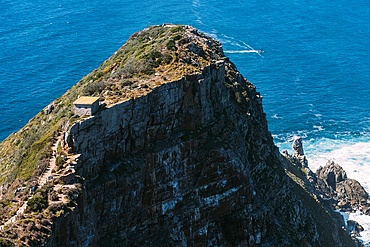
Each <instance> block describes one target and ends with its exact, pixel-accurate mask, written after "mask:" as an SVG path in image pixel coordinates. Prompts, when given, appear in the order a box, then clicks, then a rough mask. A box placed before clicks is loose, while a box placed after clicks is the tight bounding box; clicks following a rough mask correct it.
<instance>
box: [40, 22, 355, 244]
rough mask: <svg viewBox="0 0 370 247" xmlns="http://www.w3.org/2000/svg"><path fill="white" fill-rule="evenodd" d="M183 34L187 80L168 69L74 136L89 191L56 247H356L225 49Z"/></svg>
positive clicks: (191, 32)
mask: <svg viewBox="0 0 370 247" xmlns="http://www.w3.org/2000/svg"><path fill="white" fill-rule="evenodd" d="M169 28H174V26H166V25H165V26H162V27H153V28H149V29H147V30H144V31H143V32H142V33H141V35H142V34H143V33H144V34H145V32H150V31H152V30H153V29H159V30H161V29H169ZM175 28H176V30H177V31H179V30H181V35H182V36H181V37H178V36H172V37H173V39H172V40H173V43H172V42H171V43H168V44H170V45H167V48H168V49H170V50H173V51H176V53H177V58H175V59H174V61H173V62H175V61H179V63H178V64H177V66H178V67H177V69H179V70H181V68H186V69H184V70H182V72H181V73H183V74H178V72H176V73H175V72H173V71H172V72H171V73H170V72H168V71H169V70H167V73H166V72H165V71H166V70H165V68H167V69H169V65H168V63H165V65H163V63H162V62H161V65H159V67H158V68H162V73H161V72H160V71H158V68H157V67H154V71H152V72H153V75H154V77H151V78H149V79H147V80H146V81H145V85H146V86H145V87H144V86H143V81H141V80H137V81H136V84H134V85H138V86H135V87H133V88H132V89H131V91H130V92H129V93H128V92H126V94H124V96H122V98H124V97H129V98H128V99H126V100H124V101H121V102H118V103H114V102H116V101H114V102H113V101H112V103H111V104H108V105H107V106H106V107H105V108H104V109H101V110H100V111H99V113H98V114H96V115H94V116H92V117H89V118H85V119H80V120H78V121H77V122H75V123H74V124H70V125H69V127H68V129H67V132H66V133H65V141H66V143H67V144H68V146H69V149H70V150H71V151H73V152H74V153H75V154H77V155H79V156H78V157H79V158H78V160H77V163H76V165H75V166H74V169H75V174H76V175H77V176H78V177H80V178H81V180H79V181H78V183H79V184H80V185H81V188H82V189H81V191H80V192H79V195H78V197H77V198H74V199H73V200H74V203H75V204H74V206H73V208H72V209H71V210H69V212H68V213H65V214H62V215H60V217H56V218H53V222H52V228H51V232H50V237H48V238H46V239H45V242H46V246H354V242H352V241H351V239H350V238H349V237H348V236H347V235H346V234H345V231H343V230H342V229H341V226H340V225H338V224H337V223H335V221H334V220H333V219H332V218H331V216H330V215H329V214H328V213H327V211H325V210H324V209H323V208H322V207H321V205H320V203H319V201H317V200H316V199H314V197H313V196H311V194H310V193H309V192H307V191H305V190H304V183H305V178H299V176H298V175H297V174H300V173H296V174H295V172H294V169H293V168H292V167H291V164H290V163H289V161H288V160H286V159H285V158H284V157H282V156H281V155H280V153H279V152H278V150H277V148H276V147H275V146H274V143H273V140H272V137H271V135H270V133H269V132H268V128H267V122H266V118H265V114H264V113H263V109H262V97H261V96H260V94H259V93H258V92H257V91H256V88H255V87H254V86H253V85H252V84H251V83H250V82H248V81H247V80H246V79H245V78H244V77H243V76H242V75H241V74H240V73H239V72H238V71H237V70H236V68H235V66H234V65H233V64H232V62H230V61H229V59H228V58H226V57H225V56H224V54H223V52H222V47H221V45H220V44H219V43H218V42H217V41H214V40H212V39H211V38H209V37H206V36H204V35H203V34H201V33H199V32H198V31H196V30H195V29H193V28H191V27H183V26H175ZM162 33H163V32H162ZM172 33H173V32H172ZM172 35H173V34H172ZM140 37H141V36H140V35H138V36H135V35H134V36H133V37H132V39H135V38H140ZM153 40H154V41H155V39H154V38H153ZM180 47H183V48H184V47H185V48H186V49H183V48H180ZM161 51H162V53H163V50H161ZM119 53H120V52H118V53H117V54H119ZM117 54H116V55H117ZM189 54H190V55H189ZM117 56H118V55H117ZM158 57H161V56H159V55H158V56H157V55H156V57H155V59H154V61H157V60H158ZM113 58H115V59H117V57H113ZM161 59H163V57H161ZM176 59H177V60H176ZM106 63H107V64H109V62H106ZM113 64H114V63H113ZM171 64H172V63H170V65H171ZM181 64H182V65H181ZM114 66H116V65H114ZM114 66H113V67H111V68H114ZM161 66H162V67H161ZM163 66H164V67H163ZM181 66H183V67H181ZM115 71H117V70H115ZM189 71H191V73H188V72H189ZM114 74H115V73H114V72H111V76H110V77H105V79H106V80H108V81H109V80H110V78H112V77H114ZM164 77H165V79H163V78H164ZM153 78H154V79H153ZM156 78H157V81H156ZM152 79H153V81H152V82H150V80H152ZM158 81H160V83H156V82H158ZM140 83H141V84H140ZM128 84H129V85H130V86H131V87H132V85H133V83H128ZM148 88H149V89H150V90H148ZM101 93H102V94H101V95H108V94H109V93H111V92H108V93H106V94H104V90H101ZM125 95H126V96H125ZM110 99H112V97H111V98H109V97H108V96H107V97H106V102H109V100H110ZM287 173H289V174H290V176H288V175H287ZM292 178H293V179H292ZM294 180H295V181H294ZM300 182H302V183H303V185H302V184H299V183H300Z"/></svg>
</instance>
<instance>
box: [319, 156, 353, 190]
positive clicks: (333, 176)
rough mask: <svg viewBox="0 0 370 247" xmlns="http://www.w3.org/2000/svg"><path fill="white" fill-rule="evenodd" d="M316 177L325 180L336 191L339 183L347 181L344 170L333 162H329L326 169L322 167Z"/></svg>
mask: <svg viewBox="0 0 370 247" xmlns="http://www.w3.org/2000/svg"><path fill="white" fill-rule="evenodd" d="M316 175H317V176H318V177H319V178H321V179H323V180H324V181H325V182H326V184H327V185H329V186H330V187H331V188H332V189H333V190H336V187H337V183H339V182H342V181H344V180H346V179H347V174H346V172H345V171H344V169H343V168H342V167H341V166H340V165H338V164H337V163H335V162H334V161H332V160H329V161H328V162H327V163H326V165H325V166H324V167H321V166H320V167H319V169H317V171H316Z"/></svg>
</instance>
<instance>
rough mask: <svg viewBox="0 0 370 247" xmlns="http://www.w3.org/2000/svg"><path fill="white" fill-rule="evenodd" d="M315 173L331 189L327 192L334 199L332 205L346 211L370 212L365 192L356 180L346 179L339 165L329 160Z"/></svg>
mask: <svg viewBox="0 0 370 247" xmlns="http://www.w3.org/2000/svg"><path fill="white" fill-rule="evenodd" d="M316 174H317V176H318V178H320V179H322V180H323V181H325V183H326V184H327V185H328V186H329V187H330V188H331V189H332V190H330V192H329V194H330V196H331V197H332V198H334V199H335V201H336V202H335V204H334V205H335V207H336V208H337V209H340V210H342V211H347V212H353V211H356V210H360V211H362V212H364V213H366V214H369V213H370V212H369V209H368V207H369V204H368V199H369V196H368V194H367V192H366V191H365V189H364V188H363V187H362V186H361V184H360V183H359V182H358V181H357V180H354V179H348V178H347V174H346V172H345V171H344V169H343V168H342V167H341V166H340V165H338V164H337V163H335V162H334V161H331V160H329V161H328V162H327V164H326V165H325V166H324V167H319V169H318V170H317V171H316ZM328 191H329V190H328Z"/></svg>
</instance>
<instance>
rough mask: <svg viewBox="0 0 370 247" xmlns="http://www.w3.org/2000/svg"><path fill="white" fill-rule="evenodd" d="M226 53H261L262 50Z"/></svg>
mask: <svg viewBox="0 0 370 247" xmlns="http://www.w3.org/2000/svg"><path fill="white" fill-rule="evenodd" d="M225 53H258V54H259V53H261V51H260V50H239V51H236V50H235V51H232V50H231V51H225Z"/></svg>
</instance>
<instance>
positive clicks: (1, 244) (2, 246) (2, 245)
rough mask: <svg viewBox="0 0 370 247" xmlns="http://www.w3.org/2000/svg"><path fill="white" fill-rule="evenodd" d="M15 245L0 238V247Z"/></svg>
mask: <svg viewBox="0 0 370 247" xmlns="http://www.w3.org/2000/svg"><path fill="white" fill-rule="evenodd" d="M13 246H15V244H14V243H13V242H10V241H9V240H7V239H4V238H0V247H13Z"/></svg>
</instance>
